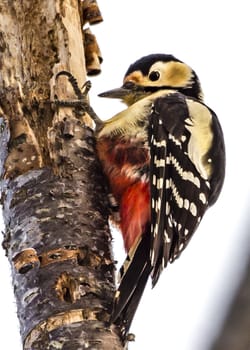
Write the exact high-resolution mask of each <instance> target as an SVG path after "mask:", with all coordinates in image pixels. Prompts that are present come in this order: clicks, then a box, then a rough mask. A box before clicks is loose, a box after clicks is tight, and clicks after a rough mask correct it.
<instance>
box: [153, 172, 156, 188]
mask: <svg viewBox="0 0 250 350" xmlns="http://www.w3.org/2000/svg"><path fill="white" fill-rule="evenodd" d="M152 182H153V185H154V186H155V185H156V176H155V175H153V179H152Z"/></svg>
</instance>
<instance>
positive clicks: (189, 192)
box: [149, 93, 212, 285]
mask: <svg viewBox="0 0 250 350" xmlns="http://www.w3.org/2000/svg"><path fill="white" fill-rule="evenodd" d="M191 119H192V118H190V111H189V108H188V105H187V103H186V97H185V96H184V95H182V94H180V93H171V94H169V95H166V96H165V97H160V98H158V99H157V100H156V101H155V102H154V106H153V111H152V114H151V117H150V124H149V144H150V157H151V159H150V186H151V237H152V242H151V264H152V268H153V270H152V271H153V272H152V281H153V285H155V283H156V282H157V280H158V278H159V275H160V273H161V270H162V269H163V268H164V267H165V266H166V265H167V262H168V261H170V262H172V261H173V260H174V259H176V258H177V257H178V256H179V255H180V253H181V252H182V251H183V250H184V248H185V247H186V245H187V243H188V242H189V240H190V238H191V236H192V234H193V232H194V231H195V229H196V227H197V225H198V224H199V222H200V220H201V218H202V216H203V214H204V212H205V210H206V208H207V207H208V198H209V195H210V184H209V182H208V180H207V179H205V178H203V177H202V176H201V174H200V172H199V171H198V170H197V169H198V168H199V166H198V167H197V166H196V165H194V164H193V162H192V160H191V158H190V156H189V154H188V152H189V142H190V137H191V133H190V131H189V130H188V128H187V126H188V125H189V124H188V123H190V122H191ZM211 132H212V131H211Z"/></svg>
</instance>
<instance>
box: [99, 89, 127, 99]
mask: <svg viewBox="0 0 250 350" xmlns="http://www.w3.org/2000/svg"><path fill="white" fill-rule="evenodd" d="M129 94H131V90H130V89H128V88H126V87H125V86H122V87H120V88H116V89H112V90H108V91H105V92H102V93H100V94H99V95H98V96H100V97H108V98H120V99H122V100H123V99H124V98H126V96H128V95H129Z"/></svg>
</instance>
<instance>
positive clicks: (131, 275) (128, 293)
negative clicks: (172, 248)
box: [110, 232, 152, 337]
mask: <svg viewBox="0 0 250 350" xmlns="http://www.w3.org/2000/svg"><path fill="white" fill-rule="evenodd" d="M149 251H150V234H149V232H146V233H145V234H143V235H142V237H141V239H140V240H139V242H137V244H136V249H133V250H132V254H133V255H132V256H131V255H130V253H129V254H128V257H127V259H126V261H125V263H124V265H123V267H122V270H124V271H122V272H123V276H122V279H121V282H120V285H119V288H118V290H117V292H116V294H115V299H114V307H113V312H112V315H111V320H110V321H111V323H115V324H117V325H119V326H120V328H121V331H122V335H123V336H124V337H126V335H127V333H128V331H129V328H130V325H131V323H132V321H133V318H134V315H135V312H136V310H137V307H138V305H139V302H140V299H141V297H142V294H143V291H144V289H145V286H146V284H147V280H148V277H149V275H150V272H151V269H152V268H151V263H150V255H149Z"/></svg>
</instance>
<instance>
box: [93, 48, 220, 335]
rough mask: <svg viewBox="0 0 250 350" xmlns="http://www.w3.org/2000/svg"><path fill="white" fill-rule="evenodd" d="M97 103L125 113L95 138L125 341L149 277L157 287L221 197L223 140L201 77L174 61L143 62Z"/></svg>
mask: <svg viewBox="0 0 250 350" xmlns="http://www.w3.org/2000/svg"><path fill="white" fill-rule="evenodd" d="M99 96H101V97H109V98H119V99H121V100H122V101H123V102H125V104H126V105H127V106H128V107H127V108H126V109H125V110H123V111H122V112H120V113H118V114H116V115H115V116H114V117H112V118H111V119H109V120H107V121H104V122H103V123H102V124H100V125H99V126H98V127H97V131H96V149H97V153H98V157H99V159H100V161H101V163H102V166H103V170H104V173H105V174H106V177H107V179H108V182H109V186H110V190H111V192H112V195H113V197H114V199H115V201H116V203H117V207H118V212H119V215H118V216H116V219H115V221H116V224H117V225H118V226H119V228H120V230H121V233H122V236H123V240H124V246H125V249H126V251H127V258H126V260H125V262H124V265H123V266H122V268H121V280H120V284H119V286H118V289H117V292H116V294H115V299H114V308H113V313H112V317H111V321H112V323H115V324H118V325H119V326H120V328H121V330H122V334H123V335H124V337H126V335H127V334H128V331H129V328H130V325H131V322H132V320H133V317H134V314H135V312H136V309H137V306H138V304H139V301H140V299H141V296H142V294H143V291H144V288H145V285H146V283H147V280H148V278H149V276H150V275H151V278H152V285H153V286H155V284H156V283H157V281H158V278H159V276H160V274H161V272H162V270H163V268H165V267H166V265H167V263H168V262H171V263H172V262H173V261H174V260H175V259H176V258H177V257H179V256H180V254H181V253H182V252H183V250H184V249H185V248H186V246H187V244H188V243H189V241H190V239H191V237H192V235H193V233H194V232H195V230H196V229H197V227H198V225H199V223H200V221H201V218H202V217H203V215H204V213H205V211H206V210H207V208H208V207H210V206H211V205H212V204H214V203H215V202H216V200H217V198H218V196H219V194H220V192H221V189H222V185H223V181H224V175H225V147H224V138H223V132H222V129H221V126H220V123H219V121H218V118H217V116H216V114H215V113H214V112H213V110H212V109H210V108H209V107H208V106H206V104H205V103H204V101H203V93H202V89H201V85H200V81H199V78H198V76H197V74H196V73H195V71H194V70H193V69H192V68H191V67H189V66H188V65H187V64H185V63H184V62H182V61H180V60H179V59H177V58H175V57H174V56H172V55H167V54H152V55H149V56H145V57H142V58H141V59H139V60H137V61H136V62H135V63H133V64H131V65H130V67H129V68H128V70H127V72H126V74H125V77H124V80H123V85H122V87H120V88H116V89H113V90H110V91H106V92H104V93H101V94H100V95H99Z"/></svg>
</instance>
